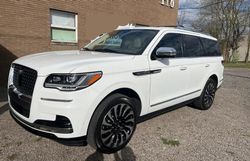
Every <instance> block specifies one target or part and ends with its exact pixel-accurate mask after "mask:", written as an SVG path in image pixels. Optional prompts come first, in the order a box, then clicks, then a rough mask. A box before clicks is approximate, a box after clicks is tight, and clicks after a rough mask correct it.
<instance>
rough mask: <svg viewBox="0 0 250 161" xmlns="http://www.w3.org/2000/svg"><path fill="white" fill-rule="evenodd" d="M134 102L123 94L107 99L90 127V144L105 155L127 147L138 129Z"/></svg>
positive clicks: (99, 108) (98, 109)
mask: <svg viewBox="0 0 250 161" xmlns="http://www.w3.org/2000/svg"><path fill="white" fill-rule="evenodd" d="M135 108H136V107H135V105H134V103H133V100H132V99H131V98H129V97H127V96H125V95H122V94H114V95H111V96H109V97H108V98H106V99H105V100H104V101H103V102H102V103H101V104H100V105H99V106H98V108H97V110H96V111H95V113H94V115H93V117H92V119H91V122H90V126H89V131H88V136H87V137H88V143H89V144H90V145H91V146H92V147H94V148H96V149H97V150H98V151H100V152H103V153H114V152H116V151H118V150H120V149H122V148H123V147H125V146H126V145H127V143H128V142H129V141H130V139H131V137H132V135H133V133H134V131H135V128H136V118H137V114H136V110H135Z"/></svg>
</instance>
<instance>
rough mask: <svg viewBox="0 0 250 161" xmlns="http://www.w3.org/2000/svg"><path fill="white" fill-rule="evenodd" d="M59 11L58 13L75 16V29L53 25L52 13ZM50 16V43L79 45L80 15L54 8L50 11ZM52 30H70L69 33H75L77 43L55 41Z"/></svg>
mask: <svg viewBox="0 0 250 161" xmlns="http://www.w3.org/2000/svg"><path fill="white" fill-rule="evenodd" d="M53 11H57V12H64V13H70V14H74V16H75V19H74V20H75V27H68V26H60V25H53V24H52V12H53ZM49 13H50V14H49V16H50V41H51V42H52V43H69V44H77V43H78V14H77V13H75V12H70V11H64V10H58V9H54V8H50V9H49ZM52 29H61V30H69V31H75V38H76V41H62V40H53V39H52Z"/></svg>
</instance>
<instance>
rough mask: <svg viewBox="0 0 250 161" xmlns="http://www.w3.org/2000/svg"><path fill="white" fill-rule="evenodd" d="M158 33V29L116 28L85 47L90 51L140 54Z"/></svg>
mask: <svg viewBox="0 0 250 161" xmlns="http://www.w3.org/2000/svg"><path fill="white" fill-rule="evenodd" d="M157 33H158V30H143V29H132V30H116V31H113V32H111V33H108V34H104V35H102V36H101V37H99V38H97V39H96V40H94V41H93V42H91V43H90V44H88V45H87V46H85V47H84V48H83V49H84V50H88V51H98V52H112V53H121V54H130V55H140V54H142V53H143V51H144V50H145V48H146V47H147V46H148V44H149V43H150V42H151V41H152V39H153V38H154V37H155V35H156V34H157Z"/></svg>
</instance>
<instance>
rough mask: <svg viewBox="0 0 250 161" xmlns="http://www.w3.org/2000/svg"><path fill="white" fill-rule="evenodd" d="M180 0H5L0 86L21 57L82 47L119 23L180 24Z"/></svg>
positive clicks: (0, 10)
mask: <svg viewBox="0 0 250 161" xmlns="http://www.w3.org/2000/svg"><path fill="white" fill-rule="evenodd" d="M177 9H178V0H74V1H73V0H72V1H71V0H68V1H62V0H32V1H31V0H22V1H19V0H1V1H0V73H1V74H0V77H1V78H0V86H5V85H6V82H7V75H8V69H9V64H10V63H11V62H12V61H13V60H14V59H16V58H17V57H20V56H23V55H27V54H32V53H37V52H43V51H49V50H70V49H79V48H81V47H82V46H83V45H84V44H86V43H87V42H88V41H89V40H91V39H93V38H94V37H95V36H97V35H99V34H101V33H104V32H109V31H112V30H113V29H115V28H116V27H117V26H118V25H126V24H128V23H132V24H144V25H151V26H168V25H171V26H173V25H176V21H177V20H176V19H177Z"/></svg>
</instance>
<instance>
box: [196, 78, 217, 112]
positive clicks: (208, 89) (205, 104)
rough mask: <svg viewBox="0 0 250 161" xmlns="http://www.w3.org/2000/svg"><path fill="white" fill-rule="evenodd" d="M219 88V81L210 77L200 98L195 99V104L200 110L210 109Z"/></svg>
mask: <svg viewBox="0 0 250 161" xmlns="http://www.w3.org/2000/svg"><path fill="white" fill-rule="evenodd" d="M216 90H217V82H216V81H215V80H214V79H212V78H209V79H208V81H207V83H206V85H205V87H204V89H203V91H202V93H201V96H200V97H199V98H197V99H196V100H194V102H193V106H194V107H195V108H197V109H200V110H208V109H209V108H210V107H211V106H212V105H213V101H214V97H215V92H216Z"/></svg>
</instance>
